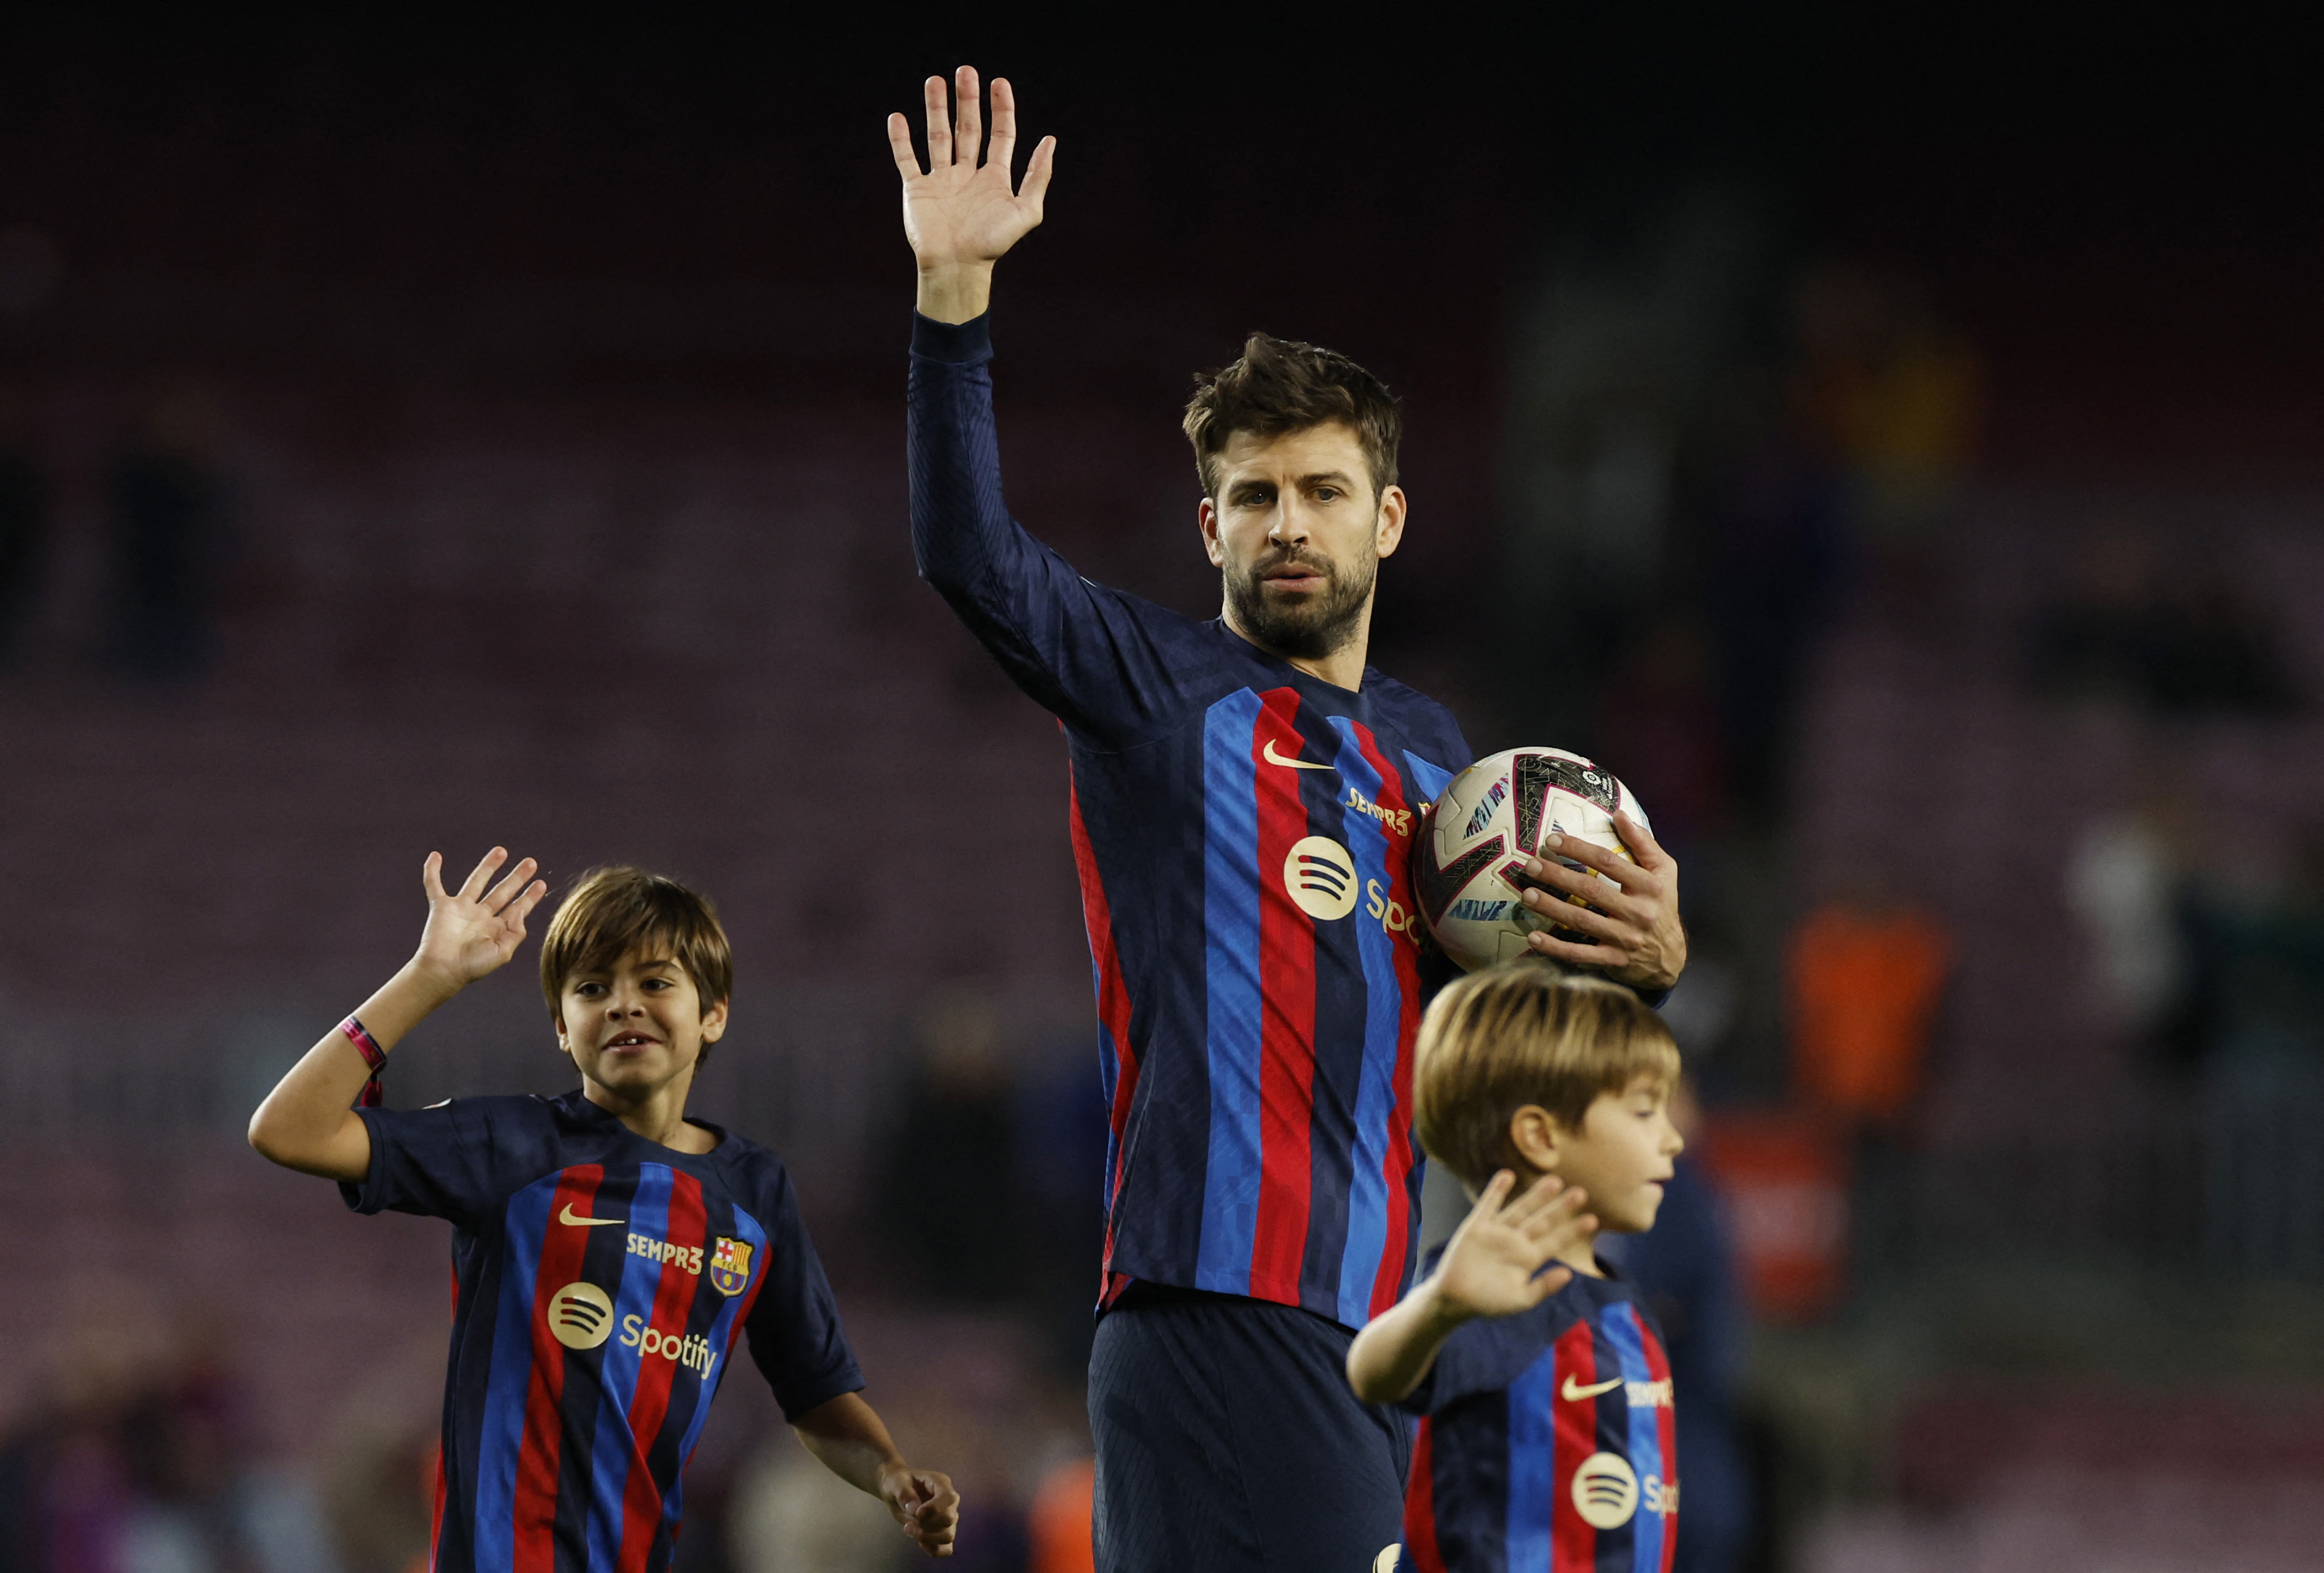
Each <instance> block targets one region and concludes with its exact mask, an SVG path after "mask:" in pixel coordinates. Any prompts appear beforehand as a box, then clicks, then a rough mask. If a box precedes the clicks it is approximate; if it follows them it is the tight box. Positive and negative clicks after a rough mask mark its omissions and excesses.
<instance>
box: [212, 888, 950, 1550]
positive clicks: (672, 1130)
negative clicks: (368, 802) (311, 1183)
mask: <svg viewBox="0 0 2324 1573" xmlns="http://www.w3.org/2000/svg"><path fill="white" fill-rule="evenodd" d="M507 860H508V853H507V852H506V851H504V850H503V849H502V848H499V847H495V848H493V851H491V853H489V854H488V855H487V856H486V857H485V858H484V861H482V862H481V863H479V864H477V865H476V868H475V872H473V873H471V874H470V875H469V876H468V878H467V880H466V883H465V884H463V885H462V886H461V887H460V888H458V889H457V890H455V891H450V892H447V891H446V890H445V888H444V886H443V883H442V879H441V871H442V867H443V860H442V857H441V856H440V855H439V854H438V853H434V852H431V853H429V856H428V861H427V864H426V866H425V868H424V869H423V870H422V875H421V878H422V880H423V883H424V884H425V886H426V888H427V891H428V905H429V913H428V924H427V927H426V928H425V930H424V931H422V933H421V935H420V949H419V951H418V952H416V953H415V954H414V955H413V956H412V958H411V960H410V961H408V962H406V963H405V964H404V966H403V967H402V968H401V970H399V971H398V972H397V973H396V974H395V976H394V977H392V978H391V979H390V980H388V981H387V982H386V983H385V984H383V986H382V987H381V988H380V989H379V990H378V991H377V992H376V993H374V995H373V996H372V997H371V998H369V999H368V1000H366V1001H364V1005H363V1007H362V1009H361V1010H360V1012H359V1013H358V1014H357V1015H355V1016H349V1017H347V1018H346V1021H344V1022H342V1023H341V1024H340V1025H339V1026H337V1027H336V1028H334V1029H332V1031H330V1032H329V1033H327V1034H325V1035H324V1036H323V1039H322V1041H321V1042H320V1043H318V1044H316V1045H315V1046H314V1047H313V1048H312V1049H309V1051H308V1052H307V1054H306V1056H305V1057H304V1058H303V1059H301V1060H300V1062H299V1063H298V1064H296V1065H295V1066H293V1067H292V1068H291V1072H290V1073H289V1074H288V1075H286V1076H284V1077H283V1078H282V1081H281V1083H280V1084H278V1085H277V1086H276V1087H275V1089H274V1090H273V1091H272V1092H271V1093H269V1094H268V1095H267V1098H266V1100H265V1101H264V1102H263V1103H262V1104H260V1105H259V1107H258V1111H257V1112H256V1113H255V1114H254V1115H253V1116H252V1117H251V1121H250V1145H252V1146H254V1147H255V1148H257V1149H258V1151H259V1152H260V1153H262V1154H264V1155H265V1156H267V1157H268V1158H271V1159H272V1160H273V1161H274V1162H275V1163H278V1164H283V1165H284V1166H285V1167H288V1168H292V1169H297V1170H300V1171H301V1172H302V1173H309V1174H319V1175H322V1176H324V1177H325V1178H327V1179H332V1180H337V1181H338V1182H339V1189H340V1192H341V1194H342V1195H343V1196H345V1197H346V1201H347V1204H348V1205H349V1206H350V1207H353V1208H354V1209H355V1210H356V1211H358V1212H365V1213H370V1212H377V1211H379V1210H382V1209H393V1210H396V1211H398V1212H413V1213H421V1214H426V1215H429V1216H431V1217H437V1218H444V1219H450V1220H451V1222H452V1223H453V1225H454V1234H453V1237H452V1259H453V1274H454V1292H455V1300H454V1307H453V1318H452V1356H451V1369H450V1372H449V1375H448V1377H447V1382H446V1384H445V1402H444V1430H443V1445H442V1449H441V1453H440V1457H439V1461H438V1466H437V1475H436V1513H435V1524H434V1528H433V1531H432V1532H431V1536H430V1551H429V1568H431V1569H432V1570H433V1573H471V1570H475V1573H553V1570H555V1569H559V1568H605V1569H617V1570H619V1573H633V1570H634V1573H645V1570H646V1569H649V1568H654V1569H659V1568H667V1567H668V1566H669V1560H670V1556H671V1550H672V1545H673V1542H674V1541H675V1538H676V1536H677V1533H678V1511H679V1502H680V1492H681V1484H682V1482H681V1476H682V1474H683V1472H684V1470H685V1467H686V1461H687V1457H688V1456H689V1455H690V1454H691V1453H692V1452H693V1450H694V1444H695V1442H696V1440H697V1439H698V1438H699V1437H700V1435H701V1432H702V1423H703V1421H704V1420H705V1418H706V1417H707V1416H708V1413H709V1410H710V1399H711V1396H712V1394H714V1393H715V1392H716V1390H717V1386H718V1384H719V1382H720V1380H721V1379H722V1378H724V1375H725V1373H726V1362H727V1357H728V1356H729V1355H730V1354H731V1353H732V1352H733V1346H734V1343H735V1340H736V1338H737V1337H738V1336H739V1335H743V1334H747V1335H748V1337H749V1340H750V1345H751V1354H752V1358H753V1359H754V1360H755V1361H756V1362H757V1363H758V1366H759V1369H760V1371H761V1373H762V1374H763V1375H765V1376H766V1378H767V1381H768V1383H769V1384H770V1385H771V1386H772V1387H773V1389H774V1392H775V1398H776V1400H777V1402H778V1403H780V1404H781V1406H782V1410H783V1415H784V1418H785V1419H787V1420H788V1421H790V1423H791V1425H792V1427H793V1428H794V1429H795V1430H798V1435H799V1440H801V1441H803V1442H804V1443H806V1445H807V1449H808V1450H809V1451H810V1452H813V1453H814V1454H815V1455H816V1458H820V1459H821V1460H822V1461H823V1462H824V1464H825V1466H826V1467H829V1468H830V1469H831V1470H832V1472H833V1473H835V1474H836V1475H838V1476H840V1477H841V1478H842V1479H844V1480H846V1481H847V1482H848V1483H849V1484H851V1485H853V1486H857V1487H859V1488H861V1489H862V1490H863V1491H866V1492H869V1493H871V1495H875V1496H877V1497H879V1498H880V1499H881V1502H883V1503H885V1504H887V1507H888V1511H889V1512H890V1513H893V1514H894V1515H895V1517H896V1520H897V1522H899V1524H901V1525H902V1526H903V1531H904V1533H905V1534H906V1535H907V1536H908V1537H909V1538H910V1539H911V1540H912V1541H914V1542H915V1543H916V1544H918V1546H919V1547H920V1549H921V1550H925V1551H927V1553H928V1554H929V1555H931V1556H937V1557H943V1556H948V1555H950V1554H951V1551H952V1542H953V1536H954V1527H955V1524H956V1522H957V1520H958V1516H959V1504H960V1498H959V1496H958V1495H957V1494H956V1493H955V1492H954V1490H953V1488H952V1482H951V1481H950V1480H949V1479H947V1478H946V1477H945V1476H943V1475H940V1474H936V1473H934V1472H933V1471H928V1470H920V1469H914V1468H913V1467H911V1466H910V1465H908V1463H906V1462H905V1461H904V1458H903V1457H902V1455H901V1454H899V1452H898V1451H897V1450H896V1447H895V1444H894V1443H893V1442H892V1441H890V1440H889V1437H888V1432H887V1430H886V1428H885V1427H883V1426H882V1425H881V1423H880V1417H879V1416H878V1415H877V1414H875V1413H873V1412H872V1410H871V1405H869V1404H867V1403H864V1402H863V1400H862V1397H861V1396H859V1394H860V1390H861V1389H862V1386H863V1379H862V1374H861V1373H860V1372H859V1371H858V1369H857V1367H856V1364H855V1357H854V1355H853V1352H852V1351H851V1350H850V1349H849V1348H848V1345H847V1338H846V1336H845V1334H844V1332H843V1331H842V1330H841V1329H840V1325H839V1315H838V1309H837V1307H836V1305H835V1303H834V1302H833V1299H832V1293H831V1286H830V1283H829V1282H828V1281H827V1280H826V1279H825V1276H824V1272H823V1265H822V1263H821V1262H820V1261H819V1260H818V1259H817V1257H816V1252H815V1246H814V1243H813V1242H812V1241H810V1240H809V1239H808V1238H807V1227H806V1225H805V1224H804V1223H803V1222H802V1221H801V1219H800V1218H799V1213H798V1202H797V1199H796V1197H795V1196H794V1194H793V1192H792V1189H791V1183H790V1177H789V1176H788V1174H787V1173H785V1172H784V1170H783V1165H782V1163H781V1161H780V1160H779V1159H778V1158H777V1157H776V1156H775V1155H774V1154H772V1153H770V1152H769V1151H767V1150H766V1149H765V1148H763V1147H761V1146H758V1145H754V1144H752V1143H751V1142H748V1141H745V1140H743V1139H742V1137H740V1136H733V1135H730V1134H729V1133H727V1132H726V1131H724V1130H722V1129H720V1128H719V1127H716V1126H715V1125H711V1124H709V1123H708V1122H706V1121H704V1120H696V1119H688V1118H687V1116H686V1099H687V1092H688V1091H689V1090H691V1089H692V1086H693V1082H694V1073H695V1072H696V1069H698V1068H699V1067H700V1065H701V1063H702V1062H703V1061H704V1059H705V1058H706V1057H707V1056H708V1053H709V1050H710V1045H712V1044H715V1043H716V1042H717V1041H718V1039H719V1038H720V1037H721V1036H722V1035H724V1032H725V1030H726V1023H727V1000H728V998H729V996H730V995H731V994H732V993H733V958H732V954H731V952H730V951H729V949H728V946H727V942H726V934H725V931H724V928H722V927H721V926H720V924H719V922H718V917H717V914H716V913H715V911H714V910H713V909H712V907H711V906H710V904H709V902H708V901H706V900H705V899H704V898H703V897H701V896H699V895H697V894H696V893H695V892H694V891H692V890H689V889H687V888H686V887H685V886H683V885H680V884H678V882H677V881H675V880H672V879H666V878H660V877H659V876H656V875H652V874H649V873H646V872H645V871H643V870H642V869H628V868H613V869H596V870H595V871H593V872H591V873H589V874H586V875H584V876H583V877H582V878H581V879H580V880H579V882H578V883H576V885H575V886H574V888H572V890H571V891H570V892H569V893H568V894H567V897H566V898H565V902H564V905H563V906H560V907H559V908H558V913H557V916H556V918H555V919H554V921H552V922H551V923H550V924H549V934H548V935H547V937H546V938H545V939H544V940H543V941H542V943H541V950H540V981H541V991H542V993H543V994H545V995H546V996H547V998H548V1003H549V1016H550V1018H551V1019H552V1021H553V1022H554V1023H555V1025H556V1028H557V1040H558V1047H559V1048H560V1049H562V1050H563V1051H564V1052H565V1053H567V1054H568V1055H570V1056H571V1057H572V1060H573V1062H574V1065H575V1068H576V1069H577V1070H578V1071H579V1072H581V1086H580V1088H579V1089H578V1090H576V1091H572V1092H568V1093H566V1094H564V1095H562V1096H561V1097H558V1098H539V1097H518V1098H462V1099H447V1100H446V1101H444V1102H442V1103H438V1104H436V1105H433V1106H432V1107H430V1108H422V1109H413V1110H409V1111H406V1110H400V1109H389V1108H383V1107H382V1106H381V1105H380V1103H379V1100H378V1072H379V1070H380V1068H381V1067H382V1066H383V1064H384V1063H385V1056H386V1053H387V1051H388V1050H389V1049H391V1048H392V1047H393V1046H394V1045H395V1044H396V1043H397V1042H399V1041H400V1040H401V1038H402V1037H403V1036H404V1035H406V1034H408V1033H410V1031H411V1030H412V1029H413V1028H414V1027H416V1026H419V1025H420V1022H421V1021H422V1020H423V1019H424V1018H425V1017H426V1016H428V1015H429V1013H430V1012H432V1011H434V1010H435V1009H436V1008H438V1007H439V1006H441V1005H443V1004H444V1003H446V1002H447V1000H449V999H450V998H452V997H453V996H454V995H456V994H457V993H458V992H459V991H460V990H461V989H464V988H466V986H467V985H468V984H470V983H474V982H475V981H476V980H479V979H481V978H483V977H484V976H486V975H487V974H489V973H491V972H493V971H495V970H498V969H499V968H500V967H501V966H503V964H505V963H506V962H507V961H508V960H509V958H510V957H512V955H514V954H515V953H516V949H517V947H518V945H520V944H521V943H523V940H524V920H525V917H526V915H528V914H530V912H531V911H532V909H533V907H534V906H535V905H536V904H537V903H539V900H540V899H541V897H543V896H545V895H547V894H548V886H547V885H545V884H544V883H542V882H541V881H539V880H538V879H534V878H532V875H533V872H534V869H535V868H536V865H535V863H534V862H533V860H531V859H530V858H527V859H525V860H523V861H521V862H520V863H518V864H517V865H516V867H515V868H514V869H511V870H510V871H509V873H508V876H507V877H506V878H503V879H502V880H501V881H500V882H499V883H498V884H496V885H495V884H493V875H494V873H495V872H497V871H498V870H499V869H500V867H501V865H502V864H503V863H504V862H506V861H507ZM487 887H490V888H489V889H488V888H487ZM358 1099H359V1101H357V1100H358ZM350 1102H357V1107H355V1108H352V1109H351V1108H349V1107H348V1105H349V1104H350Z"/></svg>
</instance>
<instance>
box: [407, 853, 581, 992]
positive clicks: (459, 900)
mask: <svg viewBox="0 0 2324 1573" xmlns="http://www.w3.org/2000/svg"><path fill="white" fill-rule="evenodd" d="M507 861H508V849H507V848H506V847H494V848H493V850H492V851H489V852H486V853H485V854H484V861H483V862H481V863H478V864H477V865H476V866H475V869H474V871H472V872H471V873H470V874H469V875H468V878H466V880H465V881H464V882H463V883H462V884H461V886H460V888H458V889H457V890H454V891H451V892H448V893H447V891H446V890H445V888H444V880H443V872H444V854H443V853H441V852H430V853H429V854H428V861H427V862H426V863H424V864H422V865H421V866H420V883H421V884H422V885H423V886H424V887H426V888H427V891H428V926H427V927H426V928H425V929H423V930H421V931H420V950H419V952H418V953H417V954H415V955H414V956H413V957H412V958H411V960H412V964H413V965H414V966H415V967H417V968H419V969H420V970H421V971H423V972H426V973H428V974H429V975H430V976H431V977H433V978H435V979H437V980H438V981H440V982H442V983H444V984H447V985H449V986H450V987H452V988H454V989H461V988H466V986H467V985H468V984H471V983H474V982H475V980H477V979H479V978H482V977H484V976H485V975H486V974H487V973H490V972H492V971H494V970H497V969H498V968H500V967H502V966H503V965H505V964H506V963H507V961H508V959H509V958H510V957H511V956H513V955H515V954H516V948H517V946H519V945H521V944H522V943H524V920H525V917H526V915H528V914H530V912H531V911H532V909H533V907H534V906H537V905H539V901H540V898H541V897H544V896H546V895H548V894H549V887H548V886H547V885H546V884H544V883H543V882H541V881H540V880H539V879H533V878H532V874H533V870H534V869H538V868H539V866H540V865H539V864H538V863H536V862H535V861H533V860H531V859H530V858H527V859H525V860H523V861H522V862H521V863H519V864H518V865H517V866H516V867H515V868H513V869H510V870H509V871H508V877H507V878H504V879H503V880H502V881H501V882H500V883H499V884H497V885H494V886H493V888H491V889H490V890H489V891H487V890H486V889H485V888H484V887H485V885H486V884H487V883H488V882H489V881H490V880H491V878H492V877H493V871H494V870H495V869H499V867H500V866H501V865H502V864H503V863H505V862H507ZM528 879H531V880H532V882H531V883H530V885H528V884H526V883H525V881H526V880H528Z"/></svg>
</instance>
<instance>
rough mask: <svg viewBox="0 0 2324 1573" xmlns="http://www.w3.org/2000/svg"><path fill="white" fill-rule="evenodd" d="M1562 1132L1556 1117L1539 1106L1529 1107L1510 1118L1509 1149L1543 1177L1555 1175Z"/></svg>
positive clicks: (1532, 1105)
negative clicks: (1542, 1174) (1511, 1148)
mask: <svg viewBox="0 0 2324 1573" xmlns="http://www.w3.org/2000/svg"><path fill="white" fill-rule="evenodd" d="M1563 1137H1564V1132H1563V1131H1562V1130H1561V1129H1560V1128H1559V1127H1558V1124H1557V1117H1556V1116H1555V1115H1554V1114H1552V1113H1550V1112H1549V1110H1547V1109H1545V1108H1543V1107H1542V1106H1541V1105H1540V1104H1538V1103H1528V1104H1526V1106H1525V1107H1524V1108H1520V1109H1518V1110H1517V1112H1516V1113H1515V1114H1513V1115H1511V1116H1509V1145H1510V1146H1511V1147H1513V1148H1515V1149H1516V1150H1517V1156H1518V1157H1520V1158H1523V1159H1524V1160H1525V1161H1526V1163H1528V1164H1532V1165H1533V1166H1534V1167H1535V1168H1536V1169H1538V1170H1540V1171H1541V1172H1542V1173H1545V1174H1554V1173H1557V1159H1558V1149H1559V1147H1560V1146H1561V1145H1563Z"/></svg>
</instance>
